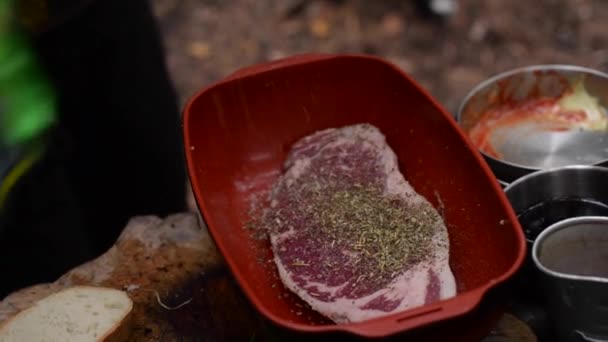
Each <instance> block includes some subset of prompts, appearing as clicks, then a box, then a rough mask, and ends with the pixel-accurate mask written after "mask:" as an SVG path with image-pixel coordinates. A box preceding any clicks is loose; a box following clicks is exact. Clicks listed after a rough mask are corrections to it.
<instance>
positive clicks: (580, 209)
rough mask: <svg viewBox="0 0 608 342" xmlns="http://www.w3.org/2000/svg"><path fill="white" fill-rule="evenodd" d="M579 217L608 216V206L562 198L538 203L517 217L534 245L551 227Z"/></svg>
mask: <svg viewBox="0 0 608 342" xmlns="http://www.w3.org/2000/svg"><path fill="white" fill-rule="evenodd" d="M578 216H608V205H606V204H605V203H602V202H598V201H594V200H589V199H584V198H571V197H569V198H560V199H553V200H550V201H544V202H541V203H538V204H536V205H534V206H532V207H530V208H528V209H526V210H525V211H523V212H521V213H519V214H518V216H517V217H518V219H519V223H520V224H521V226H522V227H523V228H524V231H525V234H526V238H527V240H528V242H529V243H532V242H533V241H534V240H535V239H536V237H538V235H539V234H540V233H541V232H542V231H543V230H544V229H545V228H547V227H549V226H550V225H552V224H554V223H556V222H558V221H562V220H565V219H567V218H571V217H578Z"/></svg>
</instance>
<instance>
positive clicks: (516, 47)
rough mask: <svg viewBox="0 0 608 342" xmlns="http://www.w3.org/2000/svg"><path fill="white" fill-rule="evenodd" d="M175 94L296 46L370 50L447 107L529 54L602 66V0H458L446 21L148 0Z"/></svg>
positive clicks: (360, 7) (301, 1) (248, 2)
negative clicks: (483, 80) (153, 12)
mask: <svg viewBox="0 0 608 342" xmlns="http://www.w3.org/2000/svg"><path fill="white" fill-rule="evenodd" d="M153 3H154V7H155V12H156V14H157V16H158V18H159V20H160V24H161V29H162V32H163V35H164V38H165V46H166V48H167V54H168V55H167V61H168V63H169V67H170V70H171V73H172V76H173V79H174V82H175V85H176V87H177V89H178V92H179V95H180V99H181V101H182V103H183V102H184V101H185V100H186V99H187V98H188V97H189V96H190V95H191V94H192V93H193V92H195V91H196V90H198V89H200V88H201V87H203V86H205V85H207V84H209V83H210V82H213V81H215V80H218V79H219V78H222V77H224V76H226V75H227V74H229V73H231V72H233V71H235V70H236V69H238V68H240V67H242V66H246V65H250V64H253V63H257V62H260V61H265V60H271V59H275V58H280V57H283V56H287V55H291V54H295V53H303V52H355V53H369V54H375V55H379V56H382V57H385V58H387V59H389V60H390V61H392V62H394V63H396V64H397V65H398V66H400V67H401V68H402V69H404V70H405V71H406V72H408V73H409V74H411V75H412V76H413V77H414V78H415V79H416V80H418V81H419V82H420V83H421V84H422V85H423V86H424V87H425V88H427V89H428V90H429V91H430V92H431V94H433V95H434V96H435V97H436V98H437V99H438V100H439V101H440V102H441V103H442V104H443V105H444V106H445V107H446V108H447V109H448V110H450V111H455V110H456V109H457V107H458V104H459V101H460V100H461V99H462V98H463V96H464V95H465V94H466V93H467V91H468V90H469V89H470V88H471V87H473V86H474V85H475V84H476V83H477V82H479V81H481V80H482V79H484V78H486V77H488V76H491V75H492V74H494V73H497V72H500V71H503V70H506V69H509V68H513V67H516V66H523V65H529V64H535V63H572V64H579V65H583V66H589V67H594V68H599V69H601V70H606V69H608V30H607V29H606V25H605V23H604V20H605V18H607V17H608V1H602V0H595V1H592V0H534V1H505V0H460V1H459V3H460V6H459V10H458V12H457V13H456V14H455V15H454V16H452V17H450V18H448V19H447V20H443V21H441V20H437V19H432V18H428V17H425V16H422V15H420V13H418V12H417V11H416V10H415V6H414V5H413V0H333V1H329V0H153Z"/></svg>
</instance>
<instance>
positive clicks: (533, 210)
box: [504, 165, 608, 248]
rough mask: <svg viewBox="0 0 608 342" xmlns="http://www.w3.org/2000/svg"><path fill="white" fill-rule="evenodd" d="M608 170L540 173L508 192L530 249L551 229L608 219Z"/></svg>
mask: <svg viewBox="0 0 608 342" xmlns="http://www.w3.org/2000/svg"><path fill="white" fill-rule="evenodd" d="M606 189H608V168H606V167H602V166H593V165H572V166H564V167H559V168H553V169H548V170H540V171H536V172H533V173H530V174H528V175H526V176H524V177H521V178H519V179H517V180H516V181H514V182H513V183H511V184H509V185H508V186H507V187H506V188H505V189H504V191H505V193H506V195H507V198H508V199H509V201H510V203H511V206H512V207H513V210H514V211H515V213H516V214H517V215H518V218H519V221H520V224H521V226H522V228H523V229H524V232H525V234H526V240H527V241H528V246H529V247H530V248H531V247H532V244H533V243H534V240H535V239H536V237H537V236H538V235H539V234H540V233H541V232H542V231H543V230H544V229H546V228H547V227H548V226H550V225H551V224H554V223H556V222H558V221H561V220H564V219H567V218H571V217H577V216H592V215H597V216H608V190H606Z"/></svg>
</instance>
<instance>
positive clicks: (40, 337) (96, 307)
mask: <svg viewBox="0 0 608 342" xmlns="http://www.w3.org/2000/svg"><path fill="white" fill-rule="evenodd" d="M132 309H133V302H132V301H131V299H130V298H129V296H128V295H127V294H126V293H125V292H124V291H120V290H116V289H111V288H104V287H92V286H75V287H69V288H66V289H64V290H61V291H59V292H56V293H54V294H51V295H49V296H48V297H45V298H43V299H41V300H39V301H37V302H36V303H34V305H33V306H32V307H30V308H28V309H25V310H23V311H21V312H19V313H18V314H17V315H15V316H14V317H12V318H10V319H8V320H6V321H5V322H4V323H3V324H2V325H0V342H13V341H15V342H17V341H19V342H22V341H30V342H42V341H45V342H46V341H48V342H54V341H62V342H63V341H74V342H88V341H91V342H93V341H106V342H108V341H125V340H126V339H127V338H128V335H129V330H130V328H129V325H130V324H129V318H130V316H131V311H132Z"/></svg>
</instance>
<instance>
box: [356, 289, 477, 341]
mask: <svg viewBox="0 0 608 342" xmlns="http://www.w3.org/2000/svg"><path fill="white" fill-rule="evenodd" d="M485 290H486V289H485V288H481V289H477V290H474V291H471V292H468V293H464V294H459V295H458V297H454V298H452V299H449V300H446V301H444V302H440V303H437V304H431V305H428V306H424V307H421V308H419V309H415V310H411V311H408V312H404V313H403V314H395V315H394V316H393V317H391V319H378V320H371V321H369V322H363V323H361V324H354V325H352V326H350V327H348V328H347V330H348V331H349V332H351V333H353V334H356V335H360V336H366V337H381V336H390V335H394V334H397V333H400V332H404V331H407V330H409V329H412V328H415V327H421V326H425V325H428V324H432V323H436V322H438V321H441V320H445V319H449V318H454V317H457V316H460V315H463V314H465V313H468V312H470V311H472V310H473V309H474V308H475V307H476V306H477V305H478V304H479V303H480V302H481V299H482V298H483V295H484V293H485V292H486V291H485Z"/></svg>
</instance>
